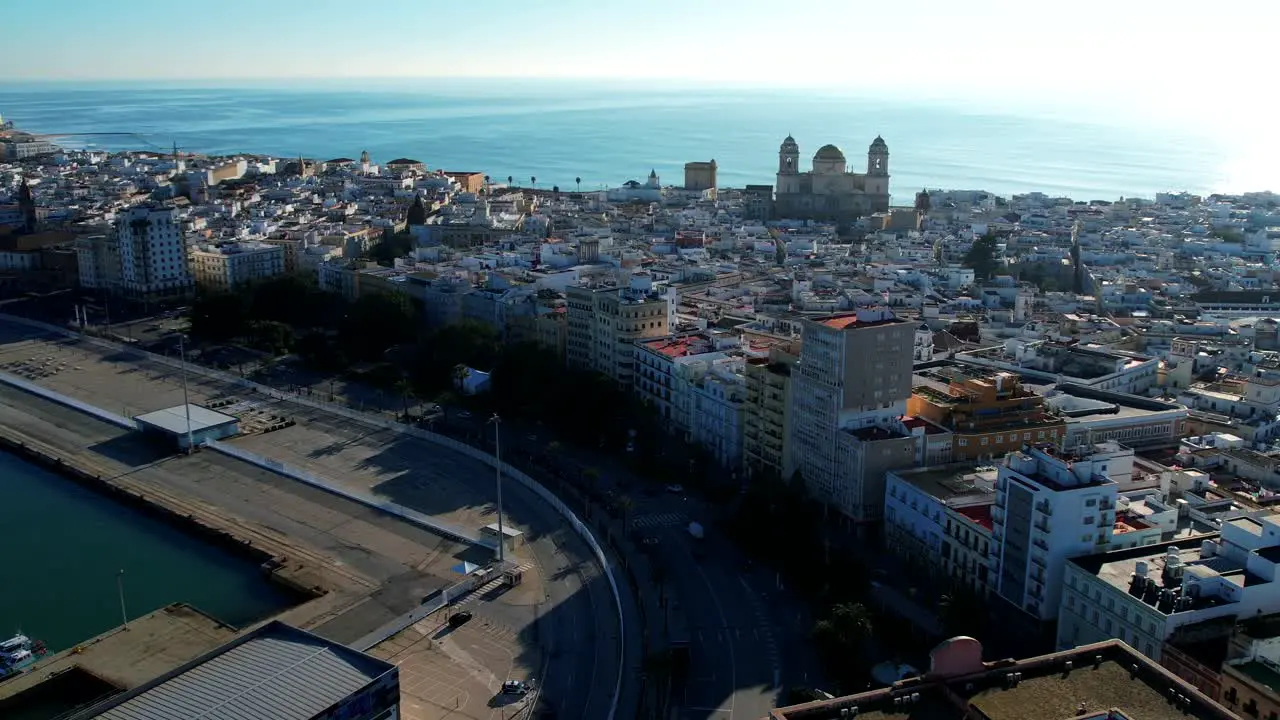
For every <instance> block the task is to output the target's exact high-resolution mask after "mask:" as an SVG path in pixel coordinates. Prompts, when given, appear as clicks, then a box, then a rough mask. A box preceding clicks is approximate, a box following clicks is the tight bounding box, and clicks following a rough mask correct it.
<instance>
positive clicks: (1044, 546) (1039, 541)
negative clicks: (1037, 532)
mask: <svg viewBox="0 0 1280 720" xmlns="http://www.w3.org/2000/svg"><path fill="white" fill-rule="evenodd" d="M1031 546H1032V547H1037V548H1040V549H1041V550H1043V551H1045V552H1049V543H1047V542H1045V541H1044V538H1036V539H1035V540H1032V541H1031Z"/></svg>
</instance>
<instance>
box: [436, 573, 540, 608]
mask: <svg viewBox="0 0 1280 720" xmlns="http://www.w3.org/2000/svg"><path fill="white" fill-rule="evenodd" d="M532 569H533V563H520V564H519V565H517V566H516V567H515V570H516V572H520V573H526V572H529V571H530V570H532ZM500 587H502V573H495V576H494V578H493V579H492V580H490V581H489V582H487V583H485V584H483V585H481V586H480V587H478V588H476V589H475V590H472V591H471V592H469V593H467V595H466V597H464V598H462V599H461V600H459V601H457V602H455V603H453V605H452V607H453V608H454V609H455V610H457V609H458V608H464V607H467V606H469V605H474V604H475V603H477V602H479V601H480V600H486V599H488V598H489V597H491V594H492V593H495V592H496V591H497V590H498V588H500Z"/></svg>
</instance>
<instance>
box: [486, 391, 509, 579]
mask: <svg viewBox="0 0 1280 720" xmlns="http://www.w3.org/2000/svg"><path fill="white" fill-rule="evenodd" d="M489 422H491V423H493V456H494V460H495V462H494V463H493V469H494V471H495V472H496V473H497V484H498V562H499V563H503V562H506V559H507V533H506V531H505V530H504V529H503V527H502V435H501V433H500V432H499V428H500V427H501V426H502V418H500V417H498V413H494V414H493V417H491V418H489Z"/></svg>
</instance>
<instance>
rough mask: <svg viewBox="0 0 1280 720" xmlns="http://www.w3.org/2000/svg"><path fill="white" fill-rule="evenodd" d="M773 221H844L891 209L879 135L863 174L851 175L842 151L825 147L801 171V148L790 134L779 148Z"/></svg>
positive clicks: (884, 151) (886, 161)
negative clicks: (811, 164) (804, 169)
mask: <svg viewBox="0 0 1280 720" xmlns="http://www.w3.org/2000/svg"><path fill="white" fill-rule="evenodd" d="M775 187H776V191H775V194H774V200H773V203H774V213H773V215H774V217H779V218H795V219H805V220H834V221H848V220H853V219H855V218H859V217H862V216H864V215H870V214H872V213H877V212H887V211H888V210H889V147H888V146H887V145H886V144H885V142H884V139H883V138H880V137H877V138H876V139H875V141H874V142H872V143H871V147H870V148H869V149H868V151H867V171H866V172H865V173H856V172H849V168H848V163H847V162H846V160H845V157H844V153H843V152H841V150H840V148H838V147H836V146H835V145H823V146H822V147H821V148H819V150H818V152H817V153H815V154H814V156H813V166H812V169H811V170H810V171H808V172H801V171H800V146H799V144H797V143H796V141H795V138H793V137H791V136H790V135H788V136H787V138H786V139H785V140H783V141H782V147H781V148H779V150H778V176H777V183H776V186H775Z"/></svg>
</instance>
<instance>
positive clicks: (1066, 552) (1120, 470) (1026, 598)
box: [991, 442, 1160, 621]
mask: <svg viewBox="0 0 1280 720" xmlns="http://www.w3.org/2000/svg"><path fill="white" fill-rule="evenodd" d="M1132 475H1133V450H1132V449H1130V448H1127V447H1124V446H1122V445H1120V444H1119V443H1116V442H1104V443H1098V444H1096V445H1092V446H1081V447H1077V448H1068V449H1059V448H1056V447H1054V446H1053V445H1050V444H1041V445H1036V446H1030V447H1028V448H1027V449H1025V450H1019V451H1016V452H1012V453H1009V454H1008V455H1007V456H1006V457H1005V460H1004V463H1003V464H1002V465H1001V466H1000V467H999V478H998V479H997V480H996V502H995V506H994V507H993V508H992V511H991V521H992V524H993V537H994V539H995V541H996V543H997V546H998V547H997V553H998V554H997V556H996V590H997V591H998V592H999V594H1000V596H1001V597H1003V598H1004V599H1005V600H1007V601H1008V602H1009V603H1011V604H1012V605H1014V606H1016V607H1018V608H1021V609H1022V610H1024V611H1025V612H1027V613H1028V614H1029V615H1031V616H1032V617H1034V618H1035V619H1037V620H1041V621H1047V620H1051V619H1053V618H1054V617H1056V616H1057V614H1058V604H1059V600H1060V598H1061V595H1062V573H1063V567H1064V566H1065V565H1066V562H1067V560H1068V559H1069V558H1073V557H1079V556H1081V555H1089V554H1092V553H1096V552H1100V551H1103V550H1107V549H1110V548H1111V547H1112V541H1113V535H1114V534H1115V533H1116V532H1117V522H1116V497H1117V494H1118V489H1119V486H1120V484H1122V483H1127V482H1128V481H1129V479H1130V477H1131V476H1132ZM1119 525H1121V526H1122V527H1120V528H1119V531H1121V532H1129V531H1131V530H1132V531H1133V532H1139V531H1141V530H1148V531H1152V534H1153V537H1154V538H1155V540H1156V541H1158V539H1159V537H1160V528H1158V527H1156V528H1136V527H1135V528H1130V527H1129V526H1128V525H1124V524H1123V523H1119Z"/></svg>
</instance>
